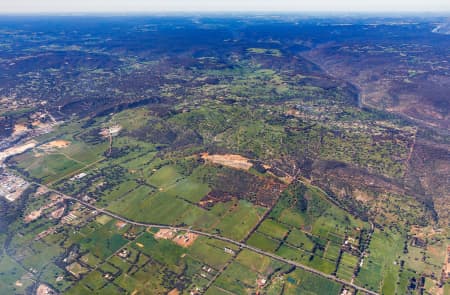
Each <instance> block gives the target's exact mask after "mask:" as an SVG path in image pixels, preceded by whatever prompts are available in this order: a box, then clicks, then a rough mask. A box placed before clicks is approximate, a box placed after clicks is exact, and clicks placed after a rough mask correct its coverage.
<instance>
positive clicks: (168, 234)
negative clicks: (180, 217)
mask: <svg viewBox="0 0 450 295" xmlns="http://www.w3.org/2000/svg"><path fill="white" fill-rule="evenodd" d="M175 233H176V231H174V230H173V229H166V228H162V229H160V230H159V231H158V232H157V233H156V234H155V239H164V240H171V239H172V238H173V237H174V236H175Z"/></svg>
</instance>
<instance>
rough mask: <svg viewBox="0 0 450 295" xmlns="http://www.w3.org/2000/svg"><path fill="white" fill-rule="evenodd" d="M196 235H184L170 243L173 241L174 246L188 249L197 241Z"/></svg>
mask: <svg viewBox="0 0 450 295" xmlns="http://www.w3.org/2000/svg"><path fill="white" fill-rule="evenodd" d="M197 237H198V235H197V234H194V233H185V234H182V235H178V236H176V237H175V238H174V239H173V240H172V241H174V242H175V243H176V244H178V245H180V246H181V247H185V248H187V247H189V246H191V245H192V244H194V242H195V240H196V239H197Z"/></svg>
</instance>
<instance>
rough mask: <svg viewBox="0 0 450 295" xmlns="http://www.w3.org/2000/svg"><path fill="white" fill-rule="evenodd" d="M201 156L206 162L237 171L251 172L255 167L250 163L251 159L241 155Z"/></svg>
mask: <svg viewBox="0 0 450 295" xmlns="http://www.w3.org/2000/svg"><path fill="white" fill-rule="evenodd" d="M200 156H201V157H202V159H204V160H205V161H209V162H211V163H214V164H219V165H223V166H227V167H231V168H235V169H242V170H249V169H250V168H251V167H252V166H253V164H252V163H250V161H249V159H247V158H245V157H243V156H240V155H232V154H225V155H210V154H208V153H203V154H201V155H200Z"/></svg>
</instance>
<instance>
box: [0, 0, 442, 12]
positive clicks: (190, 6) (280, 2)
mask: <svg viewBox="0 0 450 295" xmlns="http://www.w3.org/2000/svg"><path fill="white" fill-rule="evenodd" d="M183 11H189V12H201V11H218V12H221V11H223V12H225V11H238V12H239V11H242V12H244V11H274V12H276V11H287V12H314V11H317V12H449V11H450V0H270V1H269V0H220V1H219V0H0V13H3V14H4V13H45V12H49V13H61V12H62V13H77V12H105V13H108V12H114V13H133V12H141V13H145V12H183Z"/></svg>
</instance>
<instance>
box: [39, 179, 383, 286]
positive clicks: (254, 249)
mask: <svg viewBox="0 0 450 295" xmlns="http://www.w3.org/2000/svg"><path fill="white" fill-rule="evenodd" d="M34 184H36V185H38V186H41V187H43V188H45V189H47V190H48V191H51V192H54V193H56V194H58V195H60V196H61V197H62V198H64V199H66V200H70V201H74V202H78V203H80V204H82V205H83V206H85V207H87V208H90V209H92V210H95V211H97V212H98V213H101V214H105V215H108V216H110V217H113V218H115V219H117V220H120V221H123V222H126V223H128V224H132V225H136V226H143V227H154V228H162V229H172V230H177V231H189V232H192V233H195V234H198V235H200V236H204V237H208V238H212V239H216V240H220V241H224V242H228V243H230V244H233V245H236V246H238V247H240V248H241V249H247V250H250V251H253V252H255V253H258V254H261V255H264V256H266V257H270V258H272V259H275V260H278V261H281V262H283V263H286V264H289V265H292V266H295V267H298V268H301V269H303V270H305V271H308V272H310V273H313V274H316V275H319V276H321V277H324V278H327V279H329V280H333V281H335V282H337V283H340V284H343V285H345V286H349V287H351V288H354V289H356V290H358V291H361V292H364V293H366V294H370V295H379V294H378V293H376V292H374V291H371V290H368V289H366V288H363V287H360V286H358V285H355V284H353V283H350V282H347V281H345V280H342V279H340V278H337V277H335V276H333V275H329V274H326V273H323V272H321V271H318V270H316V269H314V268H311V267H308V266H306V265H303V264H301V263H298V262H296V261H293V260H289V259H286V258H283V257H281V256H278V255H275V254H273V253H270V252H266V251H263V250H261V249H258V248H256V247H253V246H250V245H247V244H244V243H241V242H238V241H235V240H232V239H229V238H226V237H223V236H220V235H216V234H211V233H207V232H202V231H199V230H194V229H191V228H187V227H178V226H172V225H164V224H154V223H145V222H138V221H134V220H130V219H128V218H125V217H123V216H120V215H118V214H116V213H113V212H111V211H108V210H106V209H103V208H97V207H96V206H94V205H92V204H89V203H87V202H85V201H83V200H80V199H78V198H75V197H72V196H68V195H65V194H63V193H61V192H59V191H56V190H54V189H51V188H49V187H47V186H45V185H42V184H40V183H36V182H35V183H34Z"/></svg>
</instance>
